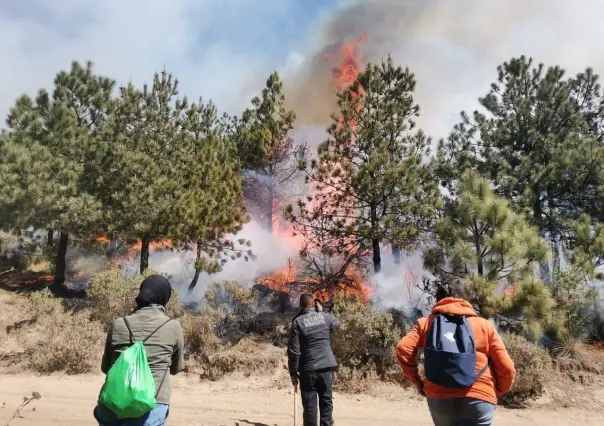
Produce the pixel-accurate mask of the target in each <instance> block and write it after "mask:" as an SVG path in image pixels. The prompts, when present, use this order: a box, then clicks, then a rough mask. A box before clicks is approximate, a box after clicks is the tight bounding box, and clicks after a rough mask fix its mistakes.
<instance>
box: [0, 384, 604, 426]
mask: <svg viewBox="0 0 604 426" xmlns="http://www.w3.org/2000/svg"><path fill="white" fill-rule="evenodd" d="M101 384H102V379H101V378H100V377H92V376H90V377H88V376H87V377H14V376H0V406H1V408H0V424H4V423H5V422H6V421H7V420H8V419H9V418H10V416H11V415H12V413H13V411H14V409H15V408H16V407H17V406H18V405H19V404H20V403H21V401H22V399H23V397H24V396H28V395H31V393H32V392H33V391H37V392H40V393H41V394H42V399H41V400H40V401H36V402H35V403H34V404H32V405H31V407H28V408H27V409H26V410H25V411H24V413H23V418H19V419H16V420H14V421H13V422H11V423H10V424H11V426H25V425H29V426H60V425H63V426H75V425H78V426H86V425H90V426H94V425H96V423H95V422H94V421H93V420H92V417H91V412H92V409H93V407H94V401H95V399H96V396H97V394H98V390H99V388H100V386H101ZM381 394H382V395H383V396H380V397H372V396H365V395H361V396H358V397H357V396H349V395H338V394H336V397H335V401H334V403H335V420H336V424H337V425H339V426H345V425H350V426H361V425H363V426H386V425H388V426H392V425H401V426H402V425H405V426H431V425H432V423H431V422H430V417H429V414H428V411H427V409H426V407H425V403H424V402H423V401H422V400H421V399H419V398H418V397H415V396H413V395H411V394H408V393H406V392H404V391H401V390H400V389H397V388H389V389H388V390H387V391H385V392H381ZM172 400H173V406H172V412H173V413H172V415H171V417H170V420H169V422H168V425H169V426H185V425H188V426H201V425H204V426H220V425H224V426H245V425H254V426H273V425H278V426H285V425H287V426H291V425H292V424H293V418H292V412H293V395H292V394H291V391H290V390H289V389H276V388H275V386H270V385H269V384H268V383H267V382H264V383H262V382H261V380H260V379H248V380H245V381H235V380H230V381H225V382H219V383H199V381H197V380H196V379H194V378H192V377H189V378H187V377H184V378H178V379H177V380H176V381H175V384H174V392H173V397H172ZM33 407H35V411H34V410H32V408H33ZM300 412H301V409H300V410H299V413H300ZM495 424H496V425H497V426H521V425H522V426H526V425H544V426H545V425H547V426H568V425H581V426H585V425H604V419H603V418H602V416H601V415H596V414H590V413H588V412H585V411H581V410H576V409H575V410H569V409H552V408H548V409H544V408H540V409H531V410H524V411H507V410H498V412H497V414H496V420H495ZM298 425H299V426H301V425H302V422H301V421H299V422H298Z"/></svg>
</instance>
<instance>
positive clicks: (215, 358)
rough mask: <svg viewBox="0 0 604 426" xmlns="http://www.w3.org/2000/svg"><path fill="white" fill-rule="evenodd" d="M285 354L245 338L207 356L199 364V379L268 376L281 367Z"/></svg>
mask: <svg viewBox="0 0 604 426" xmlns="http://www.w3.org/2000/svg"><path fill="white" fill-rule="evenodd" d="M284 356H285V352H284V351H283V350H282V349H279V348H277V347H275V346H271V345H269V344H267V343H266V342H265V341H263V340H262V339H259V338H258V337H245V338H243V339H241V340H240V341H239V342H237V343H236V344H234V345H233V346H226V347H223V348H222V349H220V350H218V351H216V352H214V353H210V354H207V355H206V356H205V357H204V358H203V359H202V363H201V365H200V366H201V368H202V372H201V374H200V378H201V379H206V380H211V381H216V380H220V379H221V378H223V377H224V376H226V375H228V374H232V373H236V372H241V373H243V374H245V376H246V377H249V376H251V375H253V374H257V373H263V374H265V375H266V374H269V373H272V372H275V371H277V369H278V368H279V367H280V366H281V365H282V361H283V357H284Z"/></svg>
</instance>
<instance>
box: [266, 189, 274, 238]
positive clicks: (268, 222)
mask: <svg viewBox="0 0 604 426" xmlns="http://www.w3.org/2000/svg"><path fill="white" fill-rule="evenodd" d="M274 202H275V187H274V184H273V182H271V183H270V185H269V187H268V201H267V204H268V209H267V212H266V227H267V229H268V233H269V234H271V235H273V207H274V205H273V204H274Z"/></svg>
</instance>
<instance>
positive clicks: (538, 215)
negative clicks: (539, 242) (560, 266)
mask: <svg viewBox="0 0 604 426" xmlns="http://www.w3.org/2000/svg"><path fill="white" fill-rule="evenodd" d="M533 192H534V194H535V200H534V201H533V220H534V221H535V226H536V227H537V230H538V231H539V236H541V237H542V238H544V239H547V235H546V234H547V232H545V230H544V229H543V223H542V221H543V203H542V201H541V188H540V187H539V185H535V186H534V187H533ZM539 278H541V279H542V280H543V281H544V282H546V283H547V282H550V281H551V279H550V278H551V275H550V269H549V260H545V261H543V262H539Z"/></svg>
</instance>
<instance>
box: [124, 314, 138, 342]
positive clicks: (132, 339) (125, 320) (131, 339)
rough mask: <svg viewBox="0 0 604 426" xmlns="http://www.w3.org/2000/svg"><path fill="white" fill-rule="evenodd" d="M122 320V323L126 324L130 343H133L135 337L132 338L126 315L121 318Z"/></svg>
mask: <svg viewBox="0 0 604 426" xmlns="http://www.w3.org/2000/svg"><path fill="white" fill-rule="evenodd" d="M122 319H123V320H124V324H125V325H126V328H127V329H128V334H130V343H131V344H134V342H136V339H135V338H134V334H132V329H131V328H130V324H129V323H128V320H127V319H126V317H124V318H122Z"/></svg>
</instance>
